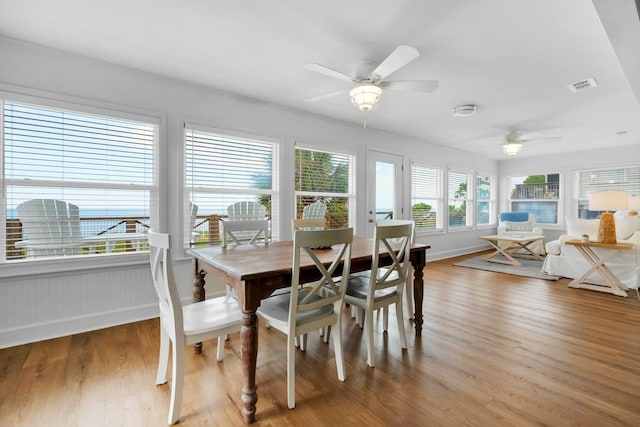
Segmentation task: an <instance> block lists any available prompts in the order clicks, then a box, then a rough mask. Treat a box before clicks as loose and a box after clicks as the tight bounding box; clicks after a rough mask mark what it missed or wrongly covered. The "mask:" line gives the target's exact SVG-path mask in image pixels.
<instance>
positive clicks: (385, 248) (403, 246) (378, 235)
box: [369, 223, 413, 299]
mask: <svg viewBox="0 0 640 427" xmlns="http://www.w3.org/2000/svg"><path fill="white" fill-rule="evenodd" d="M412 234H413V232H412V225H411V224H409V223H406V224H399V223H397V224H395V225H381V224H378V225H376V228H375V230H374V236H373V239H374V253H373V261H372V267H371V279H370V285H369V298H371V299H374V298H375V294H376V291H379V290H382V289H386V288H391V287H395V288H396V292H397V293H398V294H402V292H403V289H404V283H405V281H406V277H407V272H408V268H409V254H410V249H411V238H412ZM381 252H387V253H388V254H389V256H390V257H391V265H388V266H385V267H384V268H378V265H379V262H380V253H381ZM393 273H397V274H393Z"/></svg>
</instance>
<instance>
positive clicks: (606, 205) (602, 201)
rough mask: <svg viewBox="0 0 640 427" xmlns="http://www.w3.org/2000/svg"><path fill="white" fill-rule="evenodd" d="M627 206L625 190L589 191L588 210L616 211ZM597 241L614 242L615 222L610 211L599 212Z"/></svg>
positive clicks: (627, 199) (627, 200)
mask: <svg viewBox="0 0 640 427" xmlns="http://www.w3.org/2000/svg"><path fill="white" fill-rule="evenodd" d="M627 206H629V196H628V195H627V192H626V191H596V192H594V193H589V210H590V211H617V210H620V209H626V208H627ZM598 242H600V243H606V244H615V243H616V223H615V220H614V218H613V214H612V213H611V212H602V213H601V214H600V225H599V227H598Z"/></svg>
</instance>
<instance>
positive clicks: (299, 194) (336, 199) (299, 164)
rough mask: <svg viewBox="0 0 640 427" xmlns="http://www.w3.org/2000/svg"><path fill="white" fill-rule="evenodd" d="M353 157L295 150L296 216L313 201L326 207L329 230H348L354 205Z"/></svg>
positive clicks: (342, 154) (301, 149)
mask: <svg viewBox="0 0 640 427" xmlns="http://www.w3.org/2000/svg"><path fill="white" fill-rule="evenodd" d="M354 177H355V158H354V156H352V155H349V154H344V153H333V152H326V151H317V150H309V149H304V148H296V150H295V191H296V217H297V218H299V217H301V216H302V210H303V209H304V207H305V206H306V205H309V204H311V203H313V202H315V201H317V200H320V201H323V202H324V203H325V204H326V205H327V213H328V221H329V227H330V228H341V227H348V226H349V225H350V223H351V222H352V221H353V219H352V218H350V212H351V211H352V206H353V205H354V203H355V192H354V191H353V189H354V188H355V185H354Z"/></svg>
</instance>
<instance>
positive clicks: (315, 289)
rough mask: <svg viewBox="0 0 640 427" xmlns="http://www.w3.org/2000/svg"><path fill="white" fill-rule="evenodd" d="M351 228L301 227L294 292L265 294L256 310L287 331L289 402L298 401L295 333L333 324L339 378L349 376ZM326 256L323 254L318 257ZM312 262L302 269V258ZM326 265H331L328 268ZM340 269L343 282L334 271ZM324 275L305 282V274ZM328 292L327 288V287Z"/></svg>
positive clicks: (296, 242)
mask: <svg viewBox="0 0 640 427" xmlns="http://www.w3.org/2000/svg"><path fill="white" fill-rule="evenodd" d="M352 241H353V229H352V228H342V229H335V230H308V231H306V230H298V231H296V232H295V234H294V238H293V262H292V278H291V291H290V292H289V293H288V294H281V295H277V296H273V297H271V298H267V299H265V300H263V301H262V303H261V305H260V307H258V313H259V314H260V316H261V317H262V318H264V319H266V320H267V321H268V322H269V323H270V325H271V327H272V328H274V329H277V330H278V331H280V332H283V333H284V334H286V335H287V405H288V406H289V409H293V408H294V407H295V406H296V401H295V362H296V350H295V349H296V342H295V341H296V337H298V336H303V335H306V334H307V333H309V332H311V331H314V330H319V329H321V328H324V327H326V326H334V328H333V329H334V331H335V332H334V333H333V348H334V351H335V355H336V368H337V371H338V379H339V380H340V381H344V380H345V370H344V358H343V354H342V333H341V330H342V328H341V322H342V321H341V319H342V306H343V302H344V296H345V289H346V284H347V283H348V277H349V269H350V267H351V243H352ZM332 246H335V247H334V248H333V249H332V250H331V252H328V253H327V254H331V258H330V260H327V257H326V256H322V254H323V252H324V251H327V249H316V248H328V247H332ZM320 258H322V259H320ZM309 260H310V261H311V262H312V266H311V267H308V268H307V267H305V268H304V269H303V268H302V263H303V262H305V263H307V262H308V261H309ZM327 265H328V267H327ZM340 267H341V268H342V272H341V277H342V279H341V280H340V281H334V278H333V276H334V275H335V274H337V273H338V271H339V268H340ZM314 276H315V277H318V276H320V279H318V280H316V281H312V282H307V281H305V280H304V278H308V277H314ZM327 288H328V289H330V292H326V289H327Z"/></svg>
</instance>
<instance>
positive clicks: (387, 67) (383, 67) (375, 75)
mask: <svg viewBox="0 0 640 427" xmlns="http://www.w3.org/2000/svg"><path fill="white" fill-rule="evenodd" d="M418 56H420V52H418V50H417V49H416V48H414V47H411V46H406V45H400V46H398V47H397V48H396V50H394V51H393V52H391V54H390V55H389V56H387V58H386V59H385V60H384V61H382V62H381V63H380V65H378V66H377V67H376V69H375V70H373V71H372V72H371V74H369V80H371V81H372V82H379V81H380V80H382V79H384V78H385V77H387V76H388V75H390V74H391V73H393V72H395V71H397V70H398V69H400V68H402V67H404V66H405V65H407V64H408V63H409V62H411V61H413V60H414V59H416V58H417V57H418Z"/></svg>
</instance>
